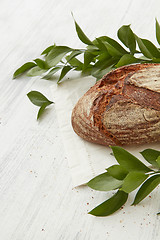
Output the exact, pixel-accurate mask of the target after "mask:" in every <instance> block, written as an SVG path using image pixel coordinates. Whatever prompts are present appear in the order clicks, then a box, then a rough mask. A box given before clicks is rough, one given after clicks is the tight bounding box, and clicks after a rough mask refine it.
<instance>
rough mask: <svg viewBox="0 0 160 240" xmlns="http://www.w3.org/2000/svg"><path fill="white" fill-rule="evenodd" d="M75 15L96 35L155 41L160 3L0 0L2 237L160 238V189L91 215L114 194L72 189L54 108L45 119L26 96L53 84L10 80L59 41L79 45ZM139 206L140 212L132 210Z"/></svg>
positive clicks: (32, 239)
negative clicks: (123, 33) (128, 28)
mask: <svg viewBox="0 0 160 240" xmlns="http://www.w3.org/2000/svg"><path fill="white" fill-rule="evenodd" d="M71 11H72V12H73V13H74V16H75V18H76V20H77V22H78V23H79V25H80V26H81V27H82V28H83V30H84V31H85V32H86V34H87V35H88V36H89V37H90V38H91V39H93V38H95V37H97V36H100V35H104V34H107V35H108V36H110V37H113V38H116V31H117V30H118V28H119V27H120V26H121V25H123V24H129V23H131V24H132V28H133V30H134V31H135V32H136V33H137V34H138V35H139V36H141V37H147V38H150V39H151V40H152V41H154V42H155V34H154V25H155V17H157V18H158V19H159V21H160V2H159V0H134V1H131V0H106V1H104V0H99V1H95V0H88V1H86V0H81V1H77V0H68V1H64V0H45V1H43V0H14V1H9V0H1V1H0V45H1V47H0V56H1V58H0V77H1V79H0V103H1V104H0V239H2V240H22V239H23V240H37V239H38V240H42V239H45V240H53V239H54V240H55V239H56V240H60V239H61V240H64V239H65V240H73V239H76V240H78V239H80V240H81V239H82V240H89V239H91V240H94V239H107V240H115V239H120V240H122V239H123V240H125V239H127V240H130V239H131V240H137V239H138V240H143V239H146V240H150V239H153V240H158V239H159V238H160V230H159V229H160V217H159V216H157V215H156V212H157V210H160V203H159V197H158V193H159V191H158V189H157V191H155V192H153V194H152V195H151V198H147V199H146V200H145V201H143V202H142V204H140V205H139V206H136V207H129V203H131V202H132V199H131V198H132V197H131V198H130V199H129V203H127V206H126V207H125V208H124V209H123V210H121V211H120V212H117V213H116V214H114V215H113V216H110V217H107V218H95V217H93V216H90V215H88V214H87V212H88V210H90V209H92V208H93V207H94V206H96V205H98V204H99V203H100V202H102V201H103V200H104V199H105V198H106V196H109V194H106V193H98V192H94V191H92V190H90V189H89V188H87V187H79V188H76V189H73V188H72V181H71V177H70V173H69V169H68V165H67V160H66V157H65V152H64V146H63V144H62V141H61V135H60V130H59V129H58V124H57V118H56V113H55V110H54V107H50V108H49V109H48V111H47V112H46V114H45V116H44V117H43V119H42V121H40V122H37V121H36V113H37V110H38V109H37V108H36V107H34V106H33V105H31V104H30V102H29V101H28V99H27V97H26V93H27V92H29V91H30V90H40V91H42V92H43V93H44V94H46V95H47V96H48V98H50V99H53V100H54V96H51V92H50V88H49V87H50V86H51V85H52V84H54V83H53V82H49V81H44V80H40V79H39V78H38V77H36V78H32V79H29V78H27V77H23V78H21V79H17V80H14V81H12V74H13V72H14V70H15V69H16V68H17V67H19V66H20V65H21V64H23V63H24V62H26V61H29V60H32V59H34V58H36V57H38V56H39V55H40V53H41V51H42V50H43V49H44V48H45V47H47V46H49V45H51V44H53V43H54V42H56V43H57V44H59V45H60V44H63V45H68V46H71V47H72V46H73V47H81V46H83V45H82V43H81V42H80V41H79V40H78V38H77V36H76V33H75V30H74V24H73V19H72V17H71ZM133 208H134V211H133Z"/></svg>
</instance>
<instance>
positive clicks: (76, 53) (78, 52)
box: [66, 49, 83, 62]
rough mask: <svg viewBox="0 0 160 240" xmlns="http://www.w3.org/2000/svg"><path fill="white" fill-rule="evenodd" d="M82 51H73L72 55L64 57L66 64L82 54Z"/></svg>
mask: <svg viewBox="0 0 160 240" xmlns="http://www.w3.org/2000/svg"><path fill="white" fill-rule="evenodd" d="M82 53H83V51H82V50H77V49H76V50H73V51H72V53H71V54H70V55H69V56H67V57H66V60H67V62H70V61H71V60H72V59H73V58H75V57H76V56H78V55H80V54H82Z"/></svg>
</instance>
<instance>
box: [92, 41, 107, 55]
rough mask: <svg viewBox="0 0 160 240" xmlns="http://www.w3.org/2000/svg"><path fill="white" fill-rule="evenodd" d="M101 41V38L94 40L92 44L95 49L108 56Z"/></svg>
mask: <svg viewBox="0 0 160 240" xmlns="http://www.w3.org/2000/svg"><path fill="white" fill-rule="evenodd" d="M102 39H103V38H102ZM102 39H101V37H99V38H96V39H95V40H94V41H93V43H94V45H95V46H97V47H98V48H99V50H100V51H102V52H105V53H106V54H108V55H109V53H108V50H107V47H106V46H105V44H104V43H103V41H102Z"/></svg>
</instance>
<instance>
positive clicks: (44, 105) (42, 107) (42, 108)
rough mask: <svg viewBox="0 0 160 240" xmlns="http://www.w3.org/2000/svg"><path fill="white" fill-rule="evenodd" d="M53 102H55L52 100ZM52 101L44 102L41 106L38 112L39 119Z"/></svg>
mask: <svg viewBox="0 0 160 240" xmlns="http://www.w3.org/2000/svg"><path fill="white" fill-rule="evenodd" d="M52 103H53V102H52ZM50 104H51V103H49V102H48V103H47V102H46V103H43V104H42V106H41V107H40V109H39V111H38V114H37V120H38V119H39V118H40V117H41V116H42V114H43V113H44V110H45V109H46V107H47V106H49V105H50Z"/></svg>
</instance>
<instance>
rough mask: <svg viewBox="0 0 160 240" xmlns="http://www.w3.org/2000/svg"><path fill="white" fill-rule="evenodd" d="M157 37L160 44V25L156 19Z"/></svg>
mask: <svg viewBox="0 0 160 240" xmlns="http://www.w3.org/2000/svg"><path fill="white" fill-rule="evenodd" d="M156 38H157V42H158V43H159V44H160V25H159V23H158V21H157V19H156Z"/></svg>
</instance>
